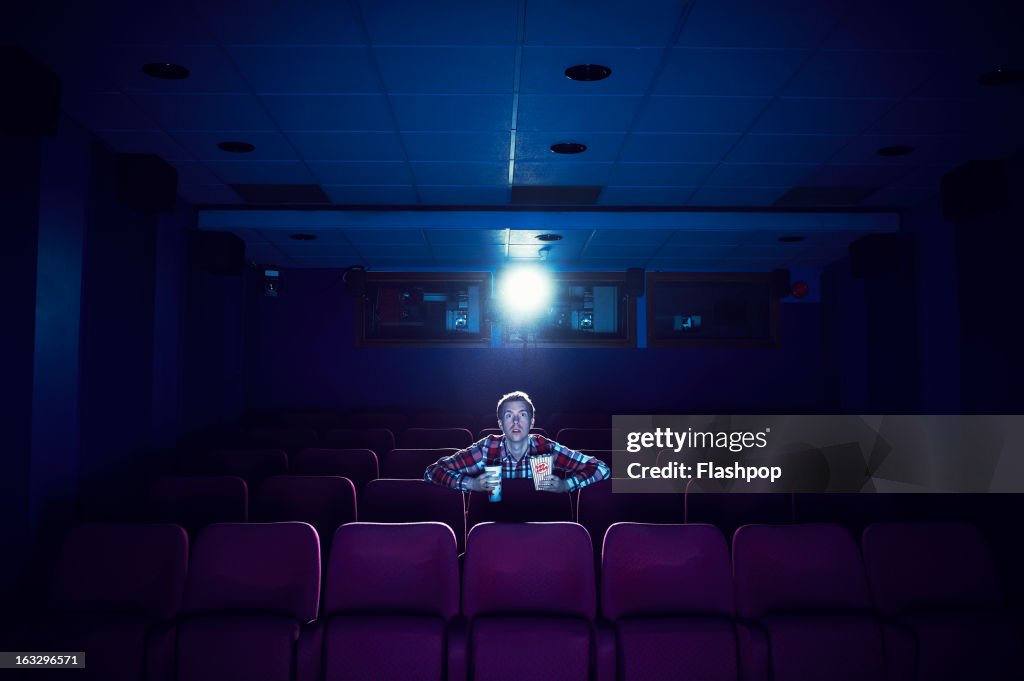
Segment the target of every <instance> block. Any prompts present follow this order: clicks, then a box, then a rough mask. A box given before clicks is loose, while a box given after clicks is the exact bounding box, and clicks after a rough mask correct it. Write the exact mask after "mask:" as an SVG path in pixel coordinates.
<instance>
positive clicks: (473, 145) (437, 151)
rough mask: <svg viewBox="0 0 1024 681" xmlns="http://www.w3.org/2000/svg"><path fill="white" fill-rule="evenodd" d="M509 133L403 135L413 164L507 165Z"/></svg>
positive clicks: (424, 133)
mask: <svg viewBox="0 0 1024 681" xmlns="http://www.w3.org/2000/svg"><path fill="white" fill-rule="evenodd" d="M509 139H510V137H509V133H508V132H506V131H501V132H403V133H402V143H403V145H404V146H405V151H406V153H407V154H408V155H409V160H411V161H433V160H435V159H444V160H445V161H449V162H466V161H491V162H502V163H507V162H508V157H509V153H508V147H509Z"/></svg>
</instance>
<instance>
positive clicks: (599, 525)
mask: <svg viewBox="0 0 1024 681" xmlns="http://www.w3.org/2000/svg"><path fill="white" fill-rule="evenodd" d="M616 482H619V483H620V485H622V486H626V485H632V486H635V483H636V482H637V481H635V480H630V479H628V478H626V479H622V480H619V481H616V480H604V481H602V482H598V483H595V484H593V485H588V486H586V487H584V488H583V489H581V490H580V494H579V499H578V500H577V506H576V508H577V513H576V517H577V519H578V520H579V523H580V524H581V525H583V527H585V528H587V532H589V533H590V536H591V537H604V536H605V532H606V531H607V530H608V528H609V527H610V526H611V525H613V524H614V523H620V522H634V523H659V524H676V523H682V522H684V521H685V507H684V505H683V495H682V494H674V493H666V494H647V493H641V492H637V493H631V492H623V491H619V492H615V493H613V491H612V489H613V486H614V485H615V484H616ZM596 548H597V549H598V553H597V555H596V562H597V563H598V564H599V563H600V561H601V554H600V547H599V546H598V547H596Z"/></svg>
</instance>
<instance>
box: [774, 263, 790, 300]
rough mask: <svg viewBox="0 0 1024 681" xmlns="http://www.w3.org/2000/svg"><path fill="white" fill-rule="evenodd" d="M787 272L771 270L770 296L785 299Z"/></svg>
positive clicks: (788, 285) (787, 288)
mask: <svg viewBox="0 0 1024 681" xmlns="http://www.w3.org/2000/svg"><path fill="white" fill-rule="evenodd" d="M789 289H790V284H789V270H783V269H778V270H772V295H774V296H775V297H776V298H785V297H786V296H788V295H789V292H790V291H789Z"/></svg>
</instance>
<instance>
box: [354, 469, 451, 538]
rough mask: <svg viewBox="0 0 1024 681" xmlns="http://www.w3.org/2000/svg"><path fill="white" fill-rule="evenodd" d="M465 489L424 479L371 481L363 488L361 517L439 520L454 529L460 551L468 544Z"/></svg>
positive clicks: (397, 520)
mask: <svg viewBox="0 0 1024 681" xmlns="http://www.w3.org/2000/svg"><path fill="white" fill-rule="evenodd" d="M465 508H466V507H465V502H464V497H463V494H462V492H459V491H458V490H453V489H448V488H446V487H441V486H440V485H435V484H433V483H431V482H426V481H425V480H392V479H388V478H381V479H379V480H373V481H371V482H370V483H369V484H368V485H367V486H366V489H364V490H363V497H362V500H361V503H360V511H359V517H360V519H361V520H363V521H366V522H371V523H410V522H428V521H430V522H440V523H444V524H445V525H448V526H449V527H450V528H451V529H452V531H453V532H454V533H455V539H456V542H457V544H458V549H459V552H460V553H461V552H462V551H463V550H464V548H465V545H466V511H465Z"/></svg>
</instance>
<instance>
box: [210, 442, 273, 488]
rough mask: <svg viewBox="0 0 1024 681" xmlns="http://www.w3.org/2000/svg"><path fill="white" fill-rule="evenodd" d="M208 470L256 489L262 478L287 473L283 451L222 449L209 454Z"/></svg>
mask: <svg viewBox="0 0 1024 681" xmlns="http://www.w3.org/2000/svg"><path fill="white" fill-rule="evenodd" d="M207 467H208V469H210V472H212V473H214V474H215V475H234V476H237V477H239V478H242V479H243V480H245V482H246V484H247V485H248V486H249V489H253V490H254V489H256V487H258V485H259V483H260V482H262V481H263V479H264V478H269V477H270V476H271V475H284V474H285V473H287V472H288V454H286V453H285V451H284V450H283V449H222V450H219V451H216V452H213V453H212V454H210V457H209V460H208V466H207Z"/></svg>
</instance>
